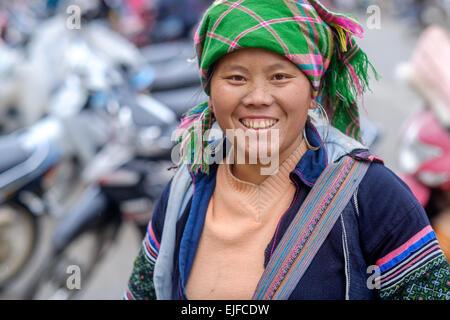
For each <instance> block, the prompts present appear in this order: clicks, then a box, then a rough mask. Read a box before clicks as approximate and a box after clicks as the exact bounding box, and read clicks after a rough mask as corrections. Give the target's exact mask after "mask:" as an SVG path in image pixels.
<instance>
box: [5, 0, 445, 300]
mask: <svg viewBox="0 0 450 320" xmlns="http://www.w3.org/2000/svg"><path fill="white" fill-rule="evenodd" d="M210 2H211V0H164V1H159V0H102V1H96V0H85V1H81V0H78V1H67V0H45V1H44V0H28V1H26V0H14V1H12V0H11V1H8V0H0V299H121V297H122V294H123V292H124V290H125V288H126V285H127V281H128V277H129V275H130V273H131V270H132V267H133V262H134V259H135V257H136V255H137V253H138V250H139V247H140V243H141V240H142V238H143V235H144V233H145V230H146V225H147V223H148V221H149V219H150V218H151V213H152V210H153V206H154V205H155V203H156V201H157V200H158V198H159V195H160V193H161V191H162V188H163V187H164V186H165V185H166V183H167V181H168V180H169V179H170V177H171V176H172V175H173V171H171V170H167V169H168V168H169V167H171V166H172V165H173V163H172V162H171V161H170V159H171V150H172V148H173V146H174V144H173V141H172V139H171V138H172V132H173V130H174V128H176V126H177V124H178V121H179V119H180V117H181V116H182V114H183V112H185V111H186V110H187V109H189V108H190V107H192V106H194V105H196V104H197V103H199V102H202V101H204V100H205V95H204V94H203V93H202V90H201V88H200V82H199V77H198V74H197V69H196V60H195V52H194V49H193V43H192V36H193V32H194V29H195V26H196V24H197V23H198V22H199V20H200V18H201V15H202V12H203V11H204V10H205V8H207V6H208V5H209V4H210ZM323 3H324V4H325V5H326V6H327V7H329V8H334V9H335V10H336V11H339V12H346V13H350V14H352V15H354V16H355V17H356V18H357V19H358V20H359V22H360V23H361V24H362V26H363V28H364V30H365V37H364V39H358V40H357V41H358V43H359V44H360V45H361V47H362V48H363V49H364V50H365V51H366V53H367V54H368V56H369V58H370V59H371V61H372V63H373V65H374V67H375V68H376V69H377V71H378V73H379V74H380V79H379V81H372V84H371V88H372V91H371V92H370V93H368V94H367V95H366V96H365V99H364V101H363V106H362V108H361V111H360V112H361V116H362V138H363V141H364V143H365V144H366V145H367V146H369V147H370V149H371V150H372V152H373V153H374V154H375V155H377V156H378V157H380V158H382V159H383V160H384V161H385V164H386V166H388V167H389V168H390V169H391V170H393V171H394V172H396V173H397V174H398V175H400V176H401V177H402V178H403V179H404V180H405V182H407V183H408V185H409V186H410V188H411V189H412V191H413V192H414V194H415V195H416V196H417V197H418V199H419V200H420V201H421V203H422V204H423V206H424V207H425V208H426V210H427V213H428V214H429V216H430V219H431V220H432V223H433V226H434V227H435V228H436V231H437V233H438V237H439V239H440V242H441V246H442V247H443V249H446V248H448V247H447V246H448V243H450V242H449V241H448V239H449V234H450V230H449V227H448V226H449V223H448V221H449V218H448V216H449V214H448V209H449V208H450V201H449V196H448V195H449V190H450V183H449V181H450V155H449V154H450V142H449V141H450V140H449V128H450V119H449V118H450V111H449V110H450V106H449V101H450V95H449V92H450V76H449V70H450V45H449V38H448V31H449V29H450V1H449V0H409V1H407V0H378V1H375V0H374V1H370V0H366V1H356V0H340V1H338V0H335V1H332V0H327V1H325V0H324V1H323ZM430 30H431V31H430ZM430 52H431V53H430ZM424 57H425V58H424ZM424 62H426V63H425V65H424ZM430 128H433V130H429V129H430ZM443 212H444V213H445V214H443ZM447 252H448V251H446V253H447Z"/></svg>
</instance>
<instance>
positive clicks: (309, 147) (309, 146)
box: [303, 101, 330, 151]
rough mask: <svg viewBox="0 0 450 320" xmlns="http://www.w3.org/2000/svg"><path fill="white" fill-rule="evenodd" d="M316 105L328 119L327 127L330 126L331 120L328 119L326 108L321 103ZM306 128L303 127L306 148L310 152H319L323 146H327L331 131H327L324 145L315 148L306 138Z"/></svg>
mask: <svg viewBox="0 0 450 320" xmlns="http://www.w3.org/2000/svg"><path fill="white" fill-rule="evenodd" d="M315 103H316V106H317V107H316V108H319V109H320V112H321V113H322V115H323V117H324V118H325V119H326V123H327V125H328V124H329V123H330V122H329V119H328V115H327V112H326V111H325V109H324V107H323V106H322V105H321V104H320V103H319V102H317V101H315ZM305 127H306V126H305ZM305 127H303V139H305V143H306V147H307V148H308V149H309V150H312V151H317V150H319V149H320V148H322V147H323V145H324V144H325V141H326V140H327V138H328V133H329V131H328V130H327V134H326V136H325V138H324V139H323V140H322V143H321V144H320V145H319V146H317V147H314V146H313V145H311V144H310V143H309V141H308V138H307V137H306V130H305Z"/></svg>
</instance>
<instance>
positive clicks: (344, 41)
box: [330, 23, 347, 52]
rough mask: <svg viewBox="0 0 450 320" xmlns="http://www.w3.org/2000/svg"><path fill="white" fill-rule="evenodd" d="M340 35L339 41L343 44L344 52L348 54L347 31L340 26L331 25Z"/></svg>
mask: <svg viewBox="0 0 450 320" xmlns="http://www.w3.org/2000/svg"><path fill="white" fill-rule="evenodd" d="M330 25H331V26H332V27H333V28H334V29H335V30H336V32H337V33H338V36H339V41H340V42H341V48H342V52H347V37H346V36H345V31H344V30H343V29H342V28H341V27H339V26H338V25H336V24H334V23H331V24H330Z"/></svg>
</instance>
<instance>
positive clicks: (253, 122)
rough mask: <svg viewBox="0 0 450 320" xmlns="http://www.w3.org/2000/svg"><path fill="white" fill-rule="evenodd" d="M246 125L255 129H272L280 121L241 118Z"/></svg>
mask: <svg viewBox="0 0 450 320" xmlns="http://www.w3.org/2000/svg"><path fill="white" fill-rule="evenodd" d="M239 121H240V122H241V123H242V124H243V125H244V127H246V128H248V129H253V130H260V129H262V130H263V129H270V128H272V127H273V126H275V125H276V124H277V123H278V119H249V118H245V119H240V120H239Z"/></svg>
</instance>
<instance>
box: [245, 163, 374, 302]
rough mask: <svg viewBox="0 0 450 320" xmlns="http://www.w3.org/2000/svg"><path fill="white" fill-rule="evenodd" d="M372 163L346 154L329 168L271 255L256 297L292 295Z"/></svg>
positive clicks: (269, 298)
mask: <svg viewBox="0 0 450 320" xmlns="http://www.w3.org/2000/svg"><path fill="white" fill-rule="evenodd" d="M369 165H370V162H364V161H356V160H354V159H353V158H351V157H348V156H346V157H343V158H341V160H339V161H338V162H337V163H333V164H331V165H328V166H327V167H326V168H325V170H324V172H323V173H322V174H321V175H320V177H319V178H318V180H317V182H316V183H315V184H314V187H313V188H312V189H311V191H310V192H309V194H308V196H307V197H306V199H305V201H304V202H303V204H302V206H301V207H300V209H299V212H298V213H297V214H296V216H295V218H294V220H293V221H292V223H291V224H290V226H289V228H288V229H287V231H286V233H285V234H284V236H283V238H282V239H281V241H280V243H279V244H278V246H277V248H276V250H275V251H274V253H273V255H272V256H271V258H270V260H269V263H268V265H267V267H266V269H265V271H264V273H263V275H262V277H261V279H260V281H259V283H258V286H257V287H256V291H255V293H254V295H253V299H256V300H286V299H288V298H289V296H290V295H291V293H292V291H293V290H294V289H295V287H296V286H297V284H298V282H299V281H300V279H301V277H302V276H303V274H304V273H305V271H306V270H307V269H308V267H309V265H310V263H311V261H312V259H313V258H314V256H315V255H316V253H317V252H318V251H319V249H320V247H321V246H322V244H323V242H324V241H325V239H326V237H327V236H328V234H329V232H330V231H331V229H332V228H333V226H334V224H335V222H336V221H337V219H338V218H339V215H340V214H341V212H342V211H343V210H344V208H345V206H346V205H347V204H348V202H349V200H350V198H351V196H352V195H353V193H354V192H355V190H356V188H357V187H358V185H359V183H360V182H361V180H362V178H363V177H364V175H365V173H366V172H367V169H368V168H369Z"/></svg>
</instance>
